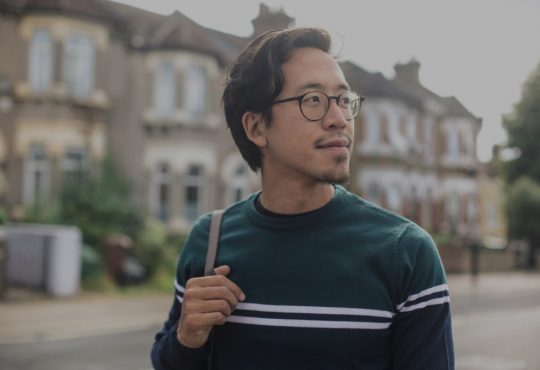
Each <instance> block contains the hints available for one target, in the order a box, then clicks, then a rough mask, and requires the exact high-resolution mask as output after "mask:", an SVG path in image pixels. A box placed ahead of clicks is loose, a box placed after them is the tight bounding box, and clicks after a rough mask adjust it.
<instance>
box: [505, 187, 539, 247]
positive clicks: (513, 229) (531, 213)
mask: <svg viewBox="0 0 540 370" xmlns="http://www.w3.org/2000/svg"><path fill="white" fill-rule="evenodd" d="M506 207H507V214H508V232H509V234H510V237H511V238H517V239H527V240H529V241H530V242H531V243H533V245H540V227H539V226H538V225H540V185H538V183H536V182H535V181H533V180H531V179H530V178H529V177H521V178H519V179H518V180H516V181H515V182H514V184H512V185H511V186H510V187H509V189H508V201H507V206H506Z"/></svg>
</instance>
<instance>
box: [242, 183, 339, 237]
mask: <svg viewBox="0 0 540 370" xmlns="http://www.w3.org/2000/svg"><path fill="white" fill-rule="evenodd" d="M333 186H334V188H335V193H334V196H333V198H332V199H331V200H330V201H329V202H328V203H326V204H325V205H324V206H322V207H320V208H318V209H315V210H313V211H308V212H305V213H300V214H295V215H291V217H274V216H270V215H265V214H262V213H261V212H259V211H258V210H257V206H256V205H255V202H256V201H257V199H258V198H259V196H260V195H261V192H260V191H259V192H257V193H255V194H253V195H252V196H251V197H250V198H248V199H247V201H246V203H245V207H244V208H245V209H244V211H245V212H246V216H247V218H248V219H249V220H250V221H251V222H253V223H254V224H256V225H258V226H262V227H270V228H275V229H289V228H300V227H305V226H311V225H313V224H314V223H317V222H318V221H319V220H324V219H325V218H326V216H327V215H329V214H332V213H333V212H335V211H337V210H338V208H339V203H340V202H341V199H342V198H343V196H344V194H345V192H346V190H345V189H344V188H343V187H342V186H340V185H333Z"/></svg>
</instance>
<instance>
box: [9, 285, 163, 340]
mask: <svg viewBox="0 0 540 370" xmlns="http://www.w3.org/2000/svg"><path fill="white" fill-rule="evenodd" d="M171 302H172V294H167V295H165V294H149V295H140V296H139V295H137V296H131V295H126V296H123V295H121V296H118V295H116V296H107V295H96V294H85V293H83V294H80V295H79V296H77V297H74V298H66V299H53V298H48V297H41V298H36V297H35V296H34V297H31V298H29V299H28V300H27V301H21V300H20V299H16V300H13V301H10V300H8V301H0V328H2V329H1V330H0V344H8V343H34V342H46V341H55V340H63V339H73V338H81V337H88V336H94V335H105V334H112V333H123V332H131V331H138V330H144V329H149V328H156V329H157V328H159V327H160V325H161V324H163V322H164V321H165V319H166V318H167V313H168V312H169V308H170V304H171Z"/></svg>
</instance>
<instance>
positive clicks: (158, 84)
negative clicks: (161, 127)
mask: <svg viewBox="0 0 540 370" xmlns="http://www.w3.org/2000/svg"><path fill="white" fill-rule="evenodd" d="M175 108H176V72H175V69H174V64H173V62H172V61H169V60H164V61H162V62H161V63H159V64H158V67H157V70H156V72H155V78H154V111H155V113H156V116H158V117H160V118H169V117H172V116H173V115H174V113H175Z"/></svg>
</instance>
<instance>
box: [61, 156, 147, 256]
mask: <svg viewBox="0 0 540 370" xmlns="http://www.w3.org/2000/svg"><path fill="white" fill-rule="evenodd" d="M130 193H131V192H130V187H129V184H128V183H127V181H126V180H124V178H122V176H121V175H120V174H119V171H118V169H117V168H116V167H115V166H114V164H113V162H112V161H111V160H110V159H106V160H105V161H103V163H102V168H101V173H100V174H99V175H98V176H90V175H88V174H84V173H81V174H79V176H74V177H72V178H70V179H69V180H68V181H65V182H64V187H63V191H62V194H61V198H60V203H61V220H62V221H63V222H67V223H69V224H72V225H76V226H78V227H79V228H80V229H81V231H82V233H83V238H84V241H85V243H88V244H89V245H92V246H98V245H100V244H101V243H102V242H103V238H104V237H105V236H107V235H109V234H115V233H121V234H127V235H129V236H130V237H131V238H133V239H136V238H137V234H138V232H139V229H140V227H141V225H142V217H141V216H140V214H139V212H138V210H137V209H136V207H135V206H134V204H133V203H132V200H131V197H130Z"/></svg>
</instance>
